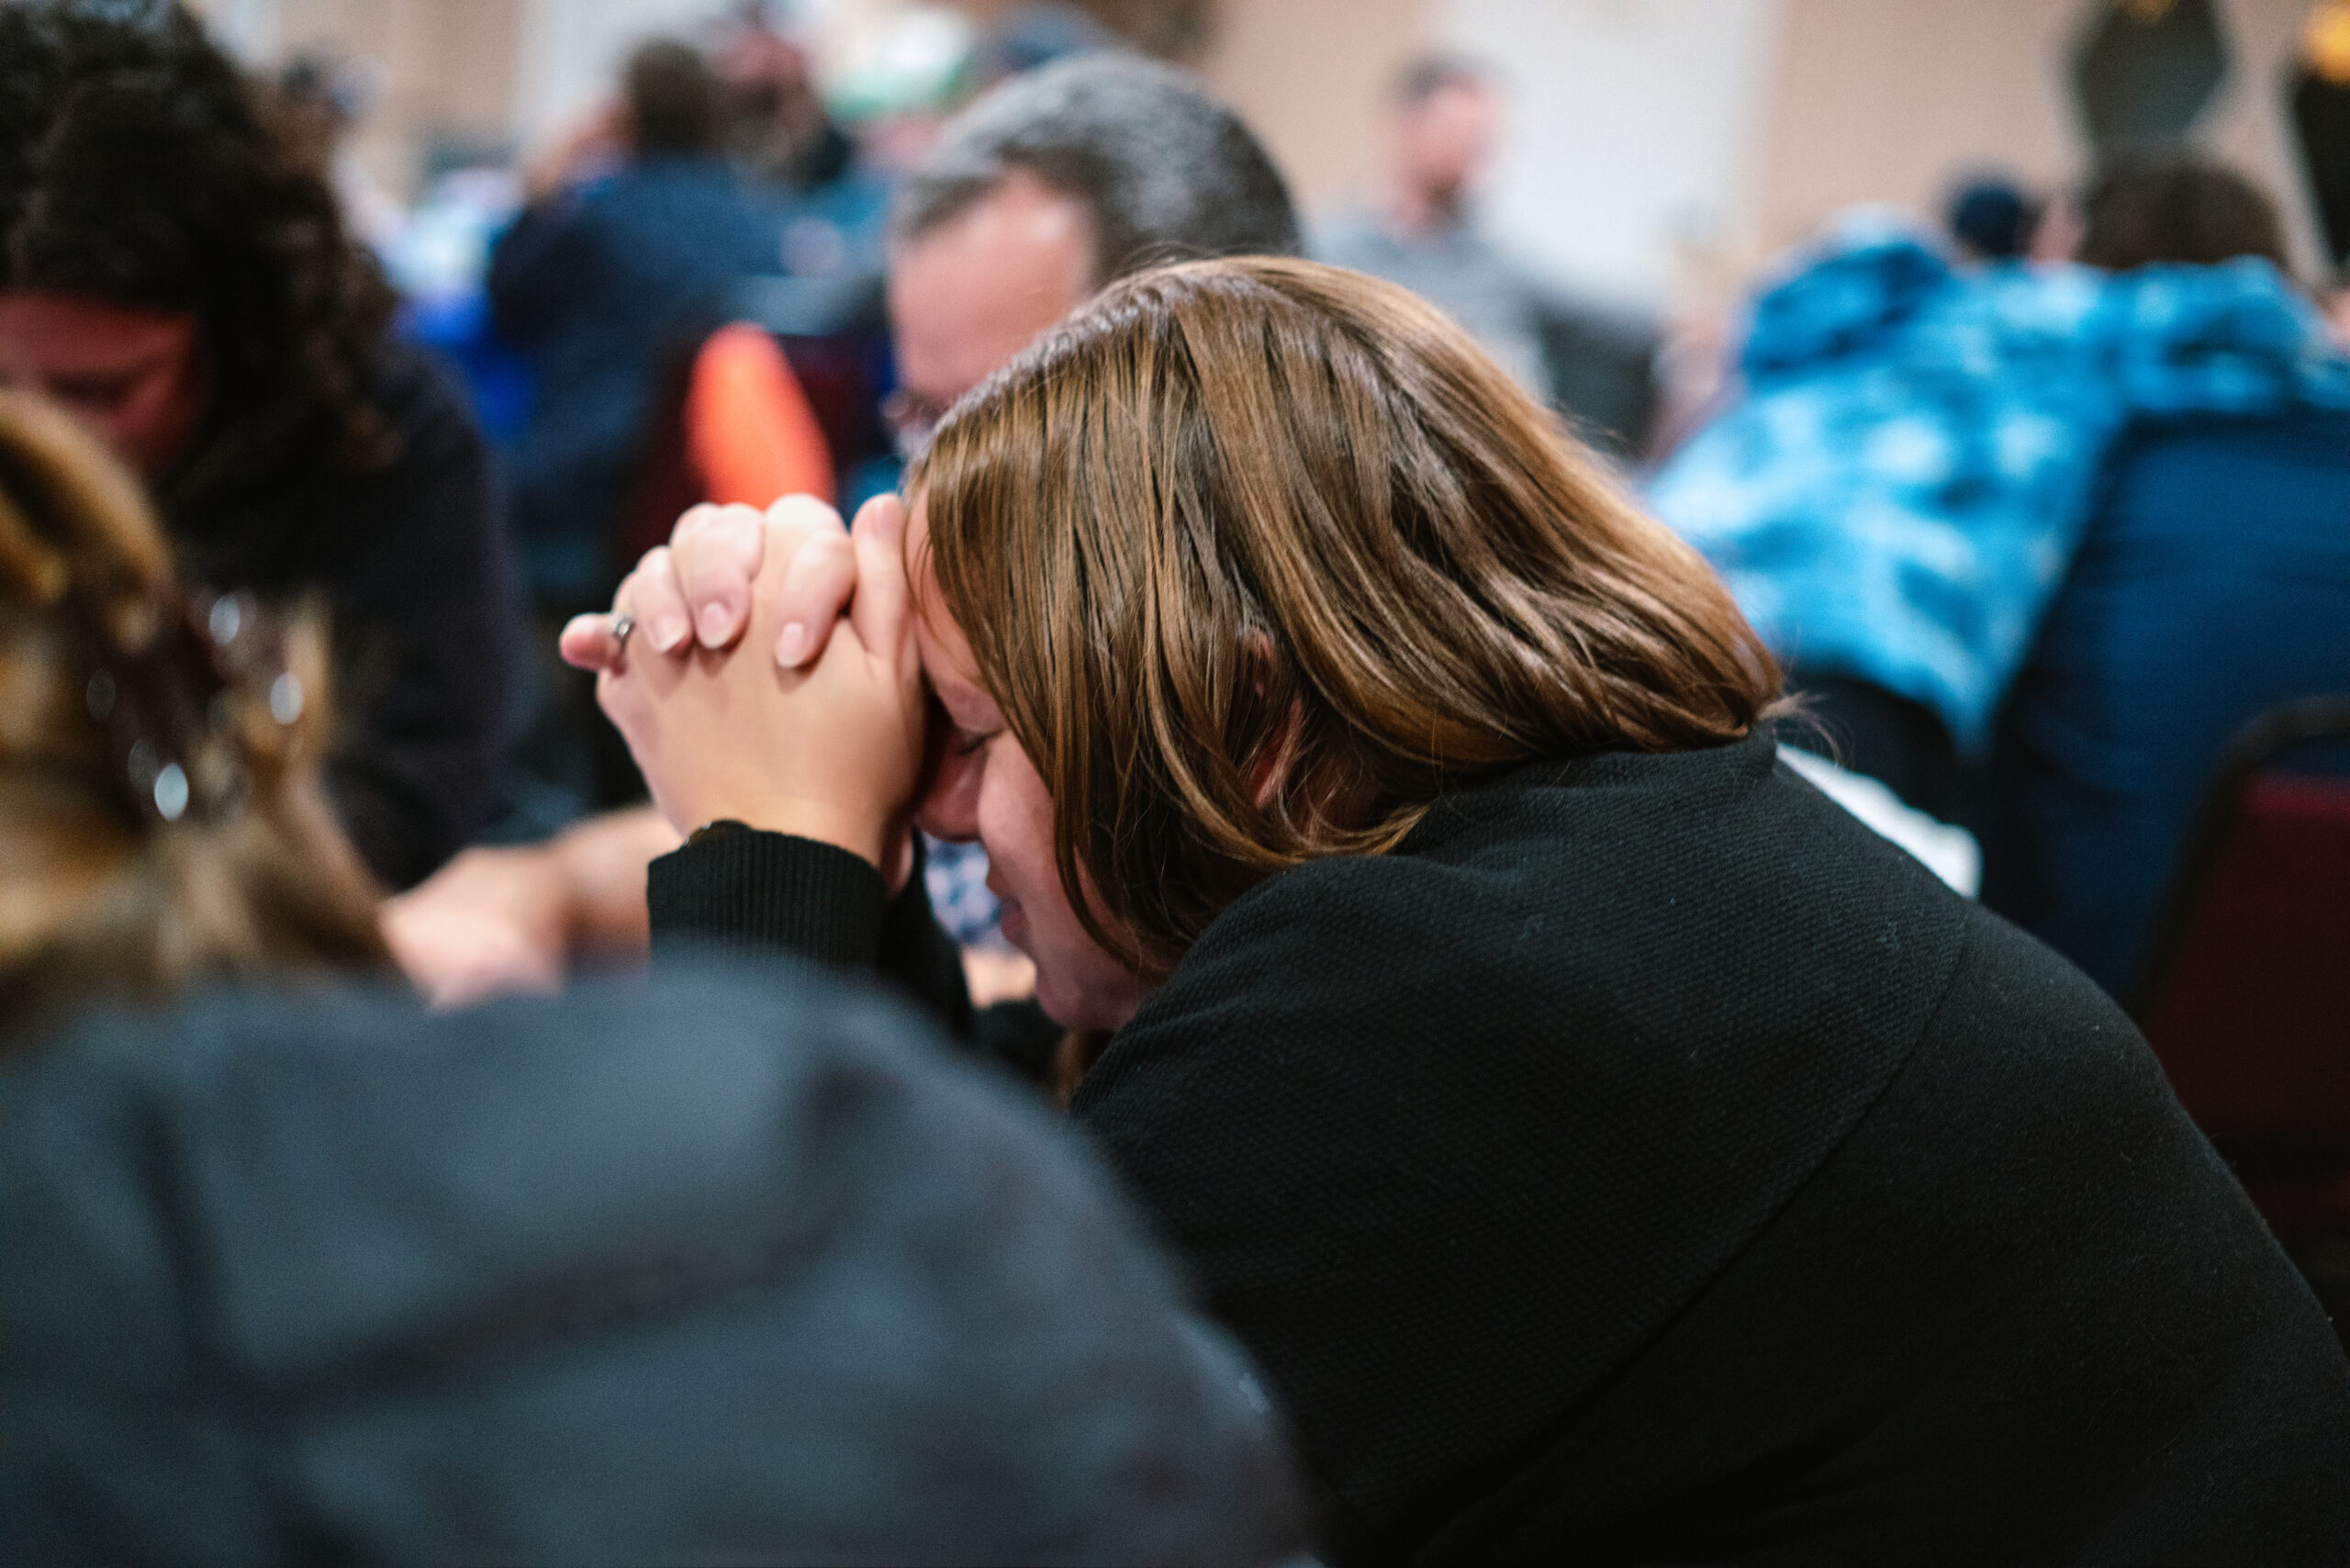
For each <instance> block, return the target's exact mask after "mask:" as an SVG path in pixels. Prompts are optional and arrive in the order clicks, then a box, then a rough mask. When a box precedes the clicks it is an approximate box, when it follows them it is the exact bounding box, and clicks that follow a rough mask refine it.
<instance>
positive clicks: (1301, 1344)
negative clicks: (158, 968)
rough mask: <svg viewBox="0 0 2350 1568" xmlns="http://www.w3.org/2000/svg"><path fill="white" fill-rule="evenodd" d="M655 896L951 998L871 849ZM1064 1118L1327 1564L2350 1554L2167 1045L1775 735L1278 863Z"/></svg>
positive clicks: (2348, 1449) (2292, 1288)
mask: <svg viewBox="0 0 2350 1568" xmlns="http://www.w3.org/2000/svg"><path fill="white" fill-rule="evenodd" d="M916 886H919V881H918V880H917V883H916ZM651 895H652V903H653V913H654V919H655V933H656V941H657V942H661V943H664V944H666V945H671V946H675V945H681V944H682V943H683V942H684V941H685V939H687V938H688V937H696V936H699V937H703V938H707V937H711V936H718V937H725V938H729V939H733V940H736V941H744V940H755V941H758V942H761V943H764V944H766V945H769V946H783V947H789V948H797V949H800V950H802V951H806V952H813V953H817V954H821V955H823V956H825V957H828V958H833V959H834V960H836V961H862V962H865V963H867V964H870V963H873V962H876V961H877V960H878V961H882V962H883V963H884V964H885V966H886V967H891V968H895V969H899V970H900V972H901V974H905V973H909V972H910V970H911V971H919V973H916V974H914V976H913V978H915V979H916V980H917V981H918V982H919V981H920V980H922V977H923V976H924V975H926V976H927V977H928V984H927V989H929V990H930V991H931V992H932V994H933V996H934V1000H936V1001H937V1002H939V1003H940V1004H941V1005H942V1006H945V1007H947V1008H949V1009H950V1010H952V1009H954V1008H955V1007H956V1006H957V1004H958V1003H959V1002H960V993H959V989H958V988H959V980H958V979H957V977H956V975H955V971H954V970H953V969H951V967H942V966H938V965H936V964H926V963H923V961H922V960H921V958H920V955H921V953H923V952H934V951H935V949H934V948H930V947H924V946H923V945H922V943H921V942H919V941H917V940H916V939H915V936H916V935H917V934H915V933H913V932H912V919H913V917H912V915H910V914H909V913H908V912H907V906H906V904H905V903H904V902H901V904H900V905H899V906H898V907H897V909H896V910H895V911H894V912H889V911H885V908H884V898H883V892H882V888H881V884H880V881H879V879H878V877H877V876H876V875H875V873H874V872H873V871H872V870H871V868H869V867H868V866H867V865H866V863H865V862H863V861H861V860H858V859H857V858H856V857H853V856H849V855H846V854H845V852H842V851H839V850H836V849H833V848H831V847H829V846H821V845H816V844H812V843H811V842H809V841H806V840H800V839H793V838H786V837H782V836H780V835H776V834H755V833H750V832H747V831H745V832H737V833H733V834H717V835H711V836H708V837H705V838H703V839H702V840H700V841H699V842H697V843H695V844H692V845H689V846H688V847H687V848H685V849H683V850H680V851H679V852H678V853H677V855H676V856H674V857H670V858H668V859H666V860H664V861H660V862H656V863H655V868H654V875H653V879H652V884H651ZM885 927H886V928H888V929H889V930H890V936H889V938H888V941H887V944H886V945H887V946H891V947H892V948H894V949H897V950H896V951H892V952H889V953H885V952H883V951H882V948H883V947H884V946H885V936H884V932H885ZM910 952H911V954H912V957H911V958H910V956H909V955H910ZM1071 1110H1072V1114H1074V1115H1075V1117H1076V1118H1077V1120H1078V1121H1079V1122H1080V1124H1081V1125H1082V1126H1085V1127H1087V1128H1088V1129H1089V1130H1090V1131H1091V1133H1092V1134H1093V1136H1094V1137H1096V1139H1098V1140H1099V1142H1100V1144H1101V1146H1102V1148H1103V1149H1105V1150H1106V1151H1107V1153H1108V1155H1109V1157H1110V1159H1111V1160H1112V1161H1113V1163H1114V1164H1115V1166H1116V1167H1117V1169H1118V1170H1119V1171H1120V1172H1121V1173H1122V1174H1123V1175H1124V1176H1125V1180H1126V1182H1127V1183H1128V1185H1129V1186H1130V1188H1131V1190H1132V1191H1133V1192H1134V1193H1136V1195H1137V1196H1138V1197H1139V1198H1140V1199H1141V1200H1142V1201H1143V1202H1144V1203H1145V1204H1146V1205H1147V1207H1148V1209H1149V1210H1150V1212H1151V1213H1152V1215H1154V1216H1155V1218H1156V1220H1157V1222H1158V1227H1159V1229H1160V1230H1161V1232H1162V1233H1163V1234H1165V1235H1166V1236H1167V1237H1169V1238H1170V1239H1171V1240H1173V1241H1174V1242H1175V1243H1176V1244H1177V1245H1178V1246H1179V1247H1180V1248H1181V1250H1182V1251H1183V1253H1184V1254H1185V1255H1186V1257H1187V1258H1188V1260H1189V1263H1190V1267H1191V1270H1192V1273H1193V1275H1194V1277H1195V1278H1196V1279H1197V1280H1198V1281H1199V1282H1200V1283H1201V1284H1202V1286H1203V1288H1204V1290H1205V1293H1206V1297H1207V1301H1208V1303H1209V1305H1210V1306H1211V1308H1212V1310H1214V1312H1215V1313H1216V1314H1217V1315H1218V1316H1220V1317H1221V1318H1222V1319H1223V1320H1224V1321H1225V1323H1226V1324H1227V1325H1228V1326H1229V1327H1231V1328H1232V1329H1233V1330H1235V1331H1236V1332H1237V1334H1238V1335H1239V1337H1240V1338H1242V1340H1243V1341H1244V1342H1245V1343H1246V1344H1247V1345H1248V1349H1249V1350H1251V1351H1252V1352H1253V1353H1254V1354H1255V1355H1256V1357H1257V1358H1258V1360H1259V1362H1260V1363H1261V1364H1262V1365H1263V1366H1264V1367H1265V1368H1266V1369H1267V1371H1268V1372H1270V1374H1271V1376H1272V1378H1273V1380H1274V1382H1275V1383H1277V1384H1278V1386H1279V1390H1280V1393H1281V1396H1282V1398H1283V1400H1284V1401H1285V1403H1286V1405H1287V1407H1288V1411H1289V1414H1290V1416H1291V1417H1292V1421H1293V1423H1294V1424H1295V1427H1296V1428H1297V1431H1298V1436H1299V1440H1300V1443H1301V1446H1302V1448H1303V1450H1304V1455H1305V1458H1306V1460H1307V1462H1308V1463H1309V1466H1310V1467H1311V1469H1312V1470H1313V1471H1314V1472H1315V1474H1316V1476H1317V1477H1318V1480H1319V1481H1320V1483H1321V1484H1322V1485H1323V1487H1324V1488H1325V1489H1326V1499H1325V1501H1326V1506H1327V1508H1328V1511H1329V1519H1330V1527H1331V1529H1330V1534H1331V1539H1332V1548H1333V1551H1332V1554H1333V1556H1334V1557H1335V1559H1336V1560H1337V1561H1338V1562H1345V1563H1350V1564H1351V1563H1369V1562H1416V1563H1427V1564H1434V1563H1454V1562H1460V1563H1469V1562H1476V1563H1495V1562H1529V1563H1531V1562H1557V1561H1561V1560H1567V1559H1572V1560H1573V1561H1577V1562H1695V1561H1702V1562H1741V1563H1790V1564H1793V1563H1820V1562H1856V1563H1857V1562H1869V1563H1882V1562H1905V1563H1917V1562H1953V1563H1986V1562H2133V1563H2143V1562H2199V1563H2216V1562H2244V1563H2264V1564H2277V1563H2288V1562H2311V1563H2314V1562H2343V1561H2344V1559H2345V1556H2350V1365H2345V1363H2344V1359H2343V1355H2342V1351H2341V1349H2340V1347H2339V1346H2338V1345H2337V1344H2336V1342H2335V1340H2334V1338H2333V1333H2332V1332H2331V1330H2330V1328H2329V1327H2328V1324H2327V1322H2326V1319H2325V1317H2324V1316H2323V1315H2322V1313H2321V1312H2320V1310H2319V1308H2318V1306H2317V1304H2316V1302H2315V1301H2314V1300H2313V1299H2312V1298H2311V1295H2310V1294H2309V1292H2308V1290H2307V1288H2306V1287H2305V1286H2304V1285H2303V1284H2302V1282H2301V1281H2300V1278H2299V1277H2298V1276H2297V1275H2296V1274H2295V1272H2294V1271H2293V1269H2292V1267H2291V1265H2290V1264H2289V1263H2288V1261H2287V1260H2286V1259H2285V1258H2284V1256H2283V1254H2282V1253H2281V1252H2280V1251H2279V1250H2278V1249H2277V1245H2276V1243H2275V1242H2274V1241H2273V1240H2272V1239H2271V1238H2270V1237H2269V1235H2268V1233H2267V1232H2266V1229H2265V1228H2264V1227H2263V1226H2262V1224H2261V1222H2260V1220H2259V1218H2258V1216H2257V1215H2255V1213H2254V1212H2253V1209H2252V1207H2251V1205H2250V1204H2248V1203H2247V1202H2246V1200H2245V1198H2244V1194H2243V1193H2242V1192H2241V1190H2240V1189H2239V1188H2238V1187H2237V1185H2236V1183H2235V1182H2234V1181H2233V1179H2232V1178H2231V1177H2230V1175H2229V1173H2228V1171H2227V1170H2226V1169H2225V1167H2224V1166H2223V1165H2221V1162H2220V1160H2219V1159H2217V1157H2216V1156H2214V1154H2213V1153H2212V1151H2211V1149H2210V1146H2209V1145H2208V1144H2207V1143H2206V1142H2205V1141H2204V1139H2203V1138H2202V1137H2201V1136H2200V1135H2199V1134H2198V1133H2197V1132H2196V1130H2195V1128H2194V1127H2193V1126H2191V1125H2190V1124H2189V1123H2188V1120H2187V1118H2186V1117H2185V1116H2184V1115H2183V1114H2181V1113H2180V1111H2179V1109H2178V1106H2177V1103H2176V1102H2175V1101H2174V1100H2173V1098H2172V1096H2171V1094H2170V1092H2169V1090H2168V1088H2167V1086H2166V1085H2165V1083H2164V1081H2163V1079H2162V1075H2161V1072H2160V1070H2159V1069H2158V1067H2157V1066H2156V1064H2155V1062H2154V1058H2153V1057H2152V1055H2151V1054H2150V1053H2149V1052H2148V1051H2147V1049H2146V1047H2145V1046H2144V1044H2143V1041H2142V1040H2141V1039H2140V1038H2139V1036H2138V1035H2137V1034H2136V1032H2135V1031H2134V1030H2133V1029H2132V1026H2131V1025H2130V1024H2129V1022H2128V1021H2127V1020H2126V1019H2125V1018H2124V1017H2123V1016H2122V1014H2121V1013H2120V1012H2119V1011H2117V1010H2116V1009H2115V1007H2114V1006H2113V1004H2112V1003H2111V1002H2109V1001H2108V1000H2107V999H2106V997H2105V996H2104V995H2103V993H2101V992H2100V991H2098V989H2097V987H2096V986H2094V985H2093V984H2091V983H2090V982H2089V981H2088V980H2087V978H2086V977H2084V976H2083V975H2081V974H2080V972H2079V971H2078V970H2076V969H2073V968H2072V967H2071V966H2070V965H2068V964H2066V963H2065V961H2064V960H2062V959H2061V958H2057V957H2056V956H2055V955H2053V954H2052V953H2050V952H2049V951H2048V950H2047V949H2046V948H2044V947H2042V946H2039V945H2038V944H2037V943H2035V942H2033V941H2032V940H2031V938H2029V937H2027V936H2025V935H2021V934H2020V933H2019V932H2018V931H2016V930H2015V929H2014V928H2013V927H2012V926H2010V925H2009V924H2006V923H2005V922H2003V921H2001V920H1999V919H1998V918H1997V917H1996V916H1994V915H1991V914H1988V913H1985V912H1984V911H1982V910H1981V909H1979V908H1978V907H1976V906H1975V905H1973V904H1971V903H1968V902H1964V901H1963V900H1961V899H1959V898H1957V897H1956V896H1954V895H1953V894H1952V893H1950V892H1949V891H1948V890H1946V889H1944V888H1943V887H1942V884H1941V883H1940V882H1938V881H1936V880H1935V879H1934V878H1933V877H1932V876H1930V874H1928V873H1927V872H1926V871H1924V870H1923V869H1922V868H1919V866H1917V865H1916V864H1915V863H1914V862H1912V861H1911V860H1910V859H1909V858H1908V857H1907V856H1905V855H1903V854H1902V853H1901V852H1900V851H1899V850H1897V849H1895V848H1893V847H1891V846H1888V845H1886V843H1884V842H1883V841H1882V840H1880V839H1879V838H1877V837H1876V836H1875V835H1874V834H1871V833H1870V832H1869V831H1868V830H1867V829H1865V828H1863V827H1862V826H1861V825H1860V824H1859V823H1856V822H1855V821H1853V819H1852V818H1851V817H1850V816H1848V815H1847V814H1845V812H1842V811H1841V809H1839V808H1838V807H1836V806H1834V805H1832V804H1830V803H1829V802H1828V801H1826V800H1825V799H1824V798H1822V797H1821V796H1819V795H1818V793H1817V792H1815V791H1814V790H1811V789H1810V788H1809V787H1808V786H1807V785H1805V784H1804V783H1802V782H1801V781H1800V780H1798V779H1796V778H1794V777H1793V776H1792V775H1791V774H1790V773H1789V772H1788V771H1787V770H1786V769H1785V767H1780V766H1778V765H1777V764H1776V762H1775V759H1774V752H1773V748H1772V745H1771V743H1770V742H1769V740H1768V739H1767V738H1761V737H1758V738H1754V739H1750V740H1748V741H1745V742H1742V743H1740V744H1737V745H1729V746H1723V747H1719V748H1717V749H1714V750H1710V751H1701V752H1688V753H1681V754H1677V755H1664V756H1640V755H1629V754H1621V753H1618V754H1609V755H1604V756H1595V757H1591V758H1587V759H1583V760H1579V761H1570V762H1561V763H1553V764H1539V765H1534V766H1530V767H1523V768H1519V769H1516V770H1514V771H1510V772H1507V773H1505V774H1504V775H1503V776H1502V777H1500V778H1497V779H1494V780H1492V781H1489V782H1487V783H1485V784H1483V785H1481V786H1479V787H1476V788H1471V789H1465V790H1460V792H1459V793H1457V794H1455V795H1453V796H1451V797H1449V799H1447V800H1446V801H1443V802H1442V803H1441V804H1439V805H1438V807H1437V809H1436V810H1435V811H1433V812H1431V813H1430V815H1429V816H1428V817H1427V820H1426V821H1425V822H1424V823H1422V824H1421V825H1420V826H1419V828H1418V829H1417V830H1416V831H1415V832H1414V834H1412V835H1411V837H1410V838H1409V839H1408V840H1407V841H1406V842H1405V843H1404V846H1402V847H1401V849H1400V850H1399V851H1398V852H1396V853H1394V854H1392V855H1389V856H1386V857H1378V858H1361V857H1338V858H1330V859H1323V860H1318V861H1313V862H1309V863H1307V864H1306V865H1304V866H1303V867H1300V868H1296V869H1294V870H1292V871H1289V872H1287V873H1284V874H1282V875H1280V876H1277V877H1275V878H1273V879H1270V880H1269V881H1267V882H1265V883H1263V884H1261V885H1260V886H1259V887H1258V888H1257V889H1256V890H1253V891H1251V892H1249V893H1248V894H1246V895H1244V896H1243V897H1241V898H1240V899H1239V900H1238V901H1237V902H1234V903H1233V904H1232V905H1231V906H1230V907H1229V908H1228V909H1227V910H1225V913H1223V915H1222V916H1221V917H1219V918H1218V919H1217V920H1216V921H1215V922H1214V924H1213V925H1211V926H1210V927H1209V929H1208V931H1207V933H1206V934H1205V935H1203V937H1202V938H1201V939H1200V940H1199V941H1198V943H1197V944H1196V945H1195V946H1192V949H1191V951H1190V952H1189V953H1188V955H1187V956H1186V957H1185V958H1183V959H1182V961H1181V964H1179V965H1178V967H1177V968H1176V969H1175V971H1174V974H1173V976H1172V977H1171V978H1170V979H1169V980H1168V981H1167V983H1166V984H1165V986H1164V987H1162V988H1161V989H1160V990H1159V991H1158V993H1157V994H1156V995H1155V996H1153V997H1152V998H1151V1000H1150V1001H1148V1002H1146V1003H1145V1004H1144V1006H1143V1009H1142V1011H1141V1012H1140V1013H1139V1014H1136V1016H1135V1018H1134V1019H1133V1021H1132V1022H1131V1023H1130V1024H1128V1025H1127V1026H1126V1027H1125V1029H1123V1030H1122V1031H1120V1032H1119V1034H1118V1035H1117V1036H1115V1037H1114V1038H1113V1040H1112V1041H1111V1043H1110V1044H1109V1046H1108V1047H1107V1048H1106V1050H1105V1051H1104V1052H1103V1054H1102V1056H1101V1058H1099V1060H1098V1061H1097V1062H1096V1064H1095V1065H1094V1067H1093V1068H1092V1070H1091V1072H1090V1074H1089V1075H1088V1076H1087V1078H1086V1079H1085V1081H1084V1083H1083V1085H1082V1087H1081V1088H1080V1091H1079V1092H1078V1094H1077V1097H1076V1099H1075V1102H1074V1103H1073V1105H1072V1107H1071Z"/></svg>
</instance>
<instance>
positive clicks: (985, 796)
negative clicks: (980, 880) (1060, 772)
mask: <svg viewBox="0 0 2350 1568" xmlns="http://www.w3.org/2000/svg"><path fill="white" fill-rule="evenodd" d="M997 744H998V747H999V750H998V752H997V754H996V755H995V756H991V757H990V759H989V762H988V766H987V767H986V769H985V771H984V772H983V773H981V774H980V775H979V778H976V779H975V780H974V781H973V784H974V794H973V815H974V817H975V818H976V820H977V822H978V825H979V841H980V842H981V843H982V844H983V845H985V846H986V847H987V852H988V860H989V863H990V864H991V865H994V866H999V867H1001V868H1002V876H1003V880H1004V881H1005V883H1006V884H1007V887H1008V890H1009V891H1010V892H1011V894H1012V896H1013V898H1016V899H1018V900H1020V901H1021V902H1023V903H1036V902H1053V903H1060V902H1066V901H1065V900H1064V898H1063V896H1062V892H1061V878H1060V869H1059V868H1058V867H1057V865H1055V864H1054V859H1053V802H1052V798H1051V797H1050V796H1048V795H1046V793H1045V781H1044V780H1043V779H1042V778H1038V777H1037V774H1036V770H1035V767H1031V766H1030V765H1029V762H1028V758H1027V756H1025V755H1024V754H1023V753H1022V752H1021V751H1020V749H1019V748H1018V747H1017V746H1013V745H1003V744H1002V742H999V743H997Z"/></svg>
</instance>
